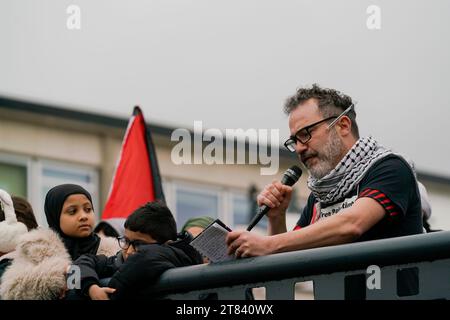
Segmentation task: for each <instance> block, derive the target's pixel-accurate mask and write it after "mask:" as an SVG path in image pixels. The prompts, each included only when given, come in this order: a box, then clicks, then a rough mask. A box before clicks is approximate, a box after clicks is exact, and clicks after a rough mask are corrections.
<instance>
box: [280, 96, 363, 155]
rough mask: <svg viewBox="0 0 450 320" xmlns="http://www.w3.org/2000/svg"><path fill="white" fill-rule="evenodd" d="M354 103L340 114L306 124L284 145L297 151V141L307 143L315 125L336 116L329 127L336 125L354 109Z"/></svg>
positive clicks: (292, 150)
mask: <svg viewBox="0 0 450 320" xmlns="http://www.w3.org/2000/svg"><path fill="white" fill-rule="evenodd" d="M353 107H354V105H353V104H351V105H350V107H348V108H347V109H345V110H344V112H342V113H341V114H340V115H339V116H332V117H328V118H325V119H322V120H320V121H317V122H315V123H313V124H310V125H309V126H306V127H304V128H301V129H300V130H298V131H297V132H296V133H295V134H294V135H293V136H290V137H289V139H287V140H286V142H285V143H284V146H285V147H286V149H288V150H289V151H290V152H295V146H296V145H297V142H298V141H300V143H302V144H305V143H307V142H308V141H309V140H311V137H312V136H311V129H312V128H314V127H315V126H317V125H319V124H321V123H323V122H325V121H329V120H331V119H334V118H336V119H335V120H333V122H331V123H330V124H329V125H328V127H327V129H330V128H331V127H332V126H334V125H335V124H336V123H337V122H338V121H339V120H340V119H341V118H342V117H343V116H345V115H346V114H348V113H349V112H350V111H352V110H353Z"/></svg>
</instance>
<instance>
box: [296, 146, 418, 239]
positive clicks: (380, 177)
mask: <svg viewBox="0 0 450 320" xmlns="http://www.w3.org/2000/svg"><path fill="white" fill-rule="evenodd" d="M362 197H370V198H372V199H374V200H376V201H378V203H379V204H381V205H382V206H383V208H384V209H385V213H386V214H385V216H384V218H383V219H382V220H381V221H379V222H378V223H377V224H376V225H375V226H373V227H372V228H371V229H370V230H368V231H367V232H366V233H364V234H363V235H362V236H361V237H360V238H359V239H358V240H357V241H366V240H375V239H383V238H392V237H399V236H405V235H411V234H418V233H422V232H423V227H422V211H421V203H420V195H419V190H418V187H417V182H416V179H415V177H414V175H413V173H412V171H411V169H410V168H409V166H408V164H407V163H406V162H405V161H404V160H403V159H401V158H399V157H398V156H396V155H389V156H387V157H386V158H384V159H382V160H380V161H379V162H378V163H376V164H374V165H373V166H372V167H371V168H370V169H369V170H368V171H367V173H366V175H365V176H364V178H363V179H362V180H361V182H360V183H359V184H358V185H357V186H356V188H355V189H354V190H352V191H351V192H350V193H349V194H348V195H347V196H346V197H345V198H344V199H341V200H340V201H338V202H336V203H332V204H329V205H326V206H324V205H322V206H323V207H322V208H321V210H320V211H321V212H320V213H319V212H317V207H316V202H317V200H316V198H315V197H314V195H313V194H312V193H311V194H310V195H309V198H308V201H307V204H306V206H305V208H304V209H303V213H302V215H301V216H300V219H299V220H298V222H297V227H296V228H295V229H300V228H303V227H306V226H308V225H310V224H311V223H314V221H317V220H318V218H319V219H323V218H325V217H328V216H330V215H333V214H336V213H338V212H339V211H341V210H342V209H345V208H348V207H351V206H352V205H353V203H355V201H356V200H357V199H358V198H362ZM318 214H320V216H319V217H317V215H318Z"/></svg>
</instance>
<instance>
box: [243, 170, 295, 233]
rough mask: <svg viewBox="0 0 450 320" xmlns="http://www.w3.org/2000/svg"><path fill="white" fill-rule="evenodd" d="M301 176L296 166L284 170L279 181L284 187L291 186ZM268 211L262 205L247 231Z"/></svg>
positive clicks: (267, 208) (268, 208)
mask: <svg viewBox="0 0 450 320" xmlns="http://www.w3.org/2000/svg"><path fill="white" fill-rule="evenodd" d="M301 176H302V169H300V168H299V167H297V166H292V167H290V168H289V169H287V170H286V172H285V173H284V174H283V178H282V179H281V184H284V185H286V186H293V185H294V184H295V183H296V182H297V181H298V179H300V177H301ZM269 210H270V207H269V206H267V205H265V204H263V205H262V206H261V207H259V209H258V212H257V213H256V215H255V216H254V217H253V220H252V221H251V222H250V224H249V226H248V228H247V231H250V230H252V229H253V227H254V226H256V224H257V223H258V222H259V220H261V219H262V217H263V216H264V215H265V214H266V213H267V212H268V211H269Z"/></svg>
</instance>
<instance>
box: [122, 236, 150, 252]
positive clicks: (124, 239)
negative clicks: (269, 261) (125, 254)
mask: <svg viewBox="0 0 450 320" xmlns="http://www.w3.org/2000/svg"><path fill="white" fill-rule="evenodd" d="M117 242H118V243H119V247H120V248H121V249H123V250H128V248H129V247H130V246H133V248H134V250H135V251H137V250H138V248H139V246H143V245H147V244H151V243H150V242H145V241H143V240H129V239H128V238H127V237H125V236H122V237H117Z"/></svg>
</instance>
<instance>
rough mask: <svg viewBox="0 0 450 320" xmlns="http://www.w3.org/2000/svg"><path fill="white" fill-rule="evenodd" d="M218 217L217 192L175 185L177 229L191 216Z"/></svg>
mask: <svg viewBox="0 0 450 320" xmlns="http://www.w3.org/2000/svg"><path fill="white" fill-rule="evenodd" d="M198 216H209V217H213V218H217V217H219V194H218V193H217V192H214V191H211V190H207V189H201V188H196V187H187V186H180V185H177V186H176V220H177V226H178V228H179V229H181V227H182V226H183V224H184V223H185V222H186V221H187V220H188V219H190V218H192V217H198Z"/></svg>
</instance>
